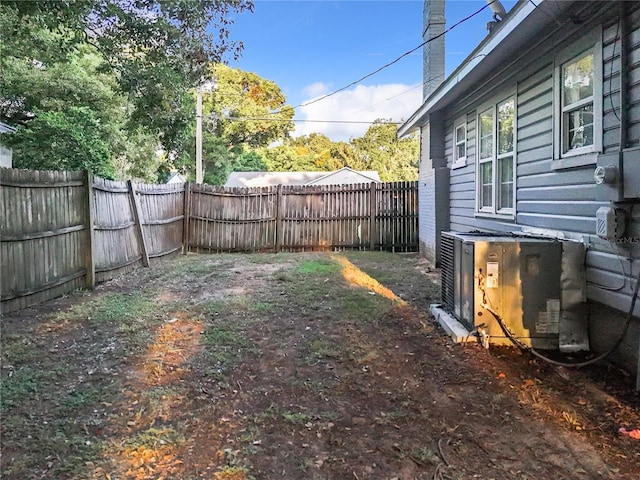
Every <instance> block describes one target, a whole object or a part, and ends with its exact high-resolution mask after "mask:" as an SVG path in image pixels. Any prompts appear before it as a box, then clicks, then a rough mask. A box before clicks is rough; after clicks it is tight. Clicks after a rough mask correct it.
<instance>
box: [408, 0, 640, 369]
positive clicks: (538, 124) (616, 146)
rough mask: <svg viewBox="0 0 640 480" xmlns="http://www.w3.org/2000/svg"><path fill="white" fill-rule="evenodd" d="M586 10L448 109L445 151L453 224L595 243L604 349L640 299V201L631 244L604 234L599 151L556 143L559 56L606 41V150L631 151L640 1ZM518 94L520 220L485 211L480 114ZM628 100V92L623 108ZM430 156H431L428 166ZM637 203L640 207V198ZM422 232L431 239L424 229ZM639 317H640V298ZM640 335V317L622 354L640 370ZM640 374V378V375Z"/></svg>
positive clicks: (595, 315)
mask: <svg viewBox="0 0 640 480" xmlns="http://www.w3.org/2000/svg"><path fill="white" fill-rule="evenodd" d="M576 8H577V9H578V12H579V16H580V18H581V19H583V21H582V22H574V23H570V24H567V23H566V22H564V23H562V24H560V25H555V26H554V25H553V24H552V26H551V27H550V28H549V29H548V31H547V36H546V37H545V38H536V39H535V41H532V42H531V44H530V46H529V49H528V50H525V51H523V52H522V53H521V54H520V55H519V58H517V59H509V60H510V62H509V64H508V65H507V64H505V65H504V69H502V70H501V71H498V72H495V74H494V75H493V78H492V79H488V80H487V81H486V83H484V84H483V85H482V86H479V87H478V88H476V89H475V90H474V92H471V93H469V94H467V95H462V96H459V97H458V98H460V100H458V101H457V102H455V103H454V104H453V105H448V106H447V108H446V113H445V114H444V118H443V125H444V134H443V143H444V157H445V159H446V164H447V166H448V167H449V169H450V178H449V185H448V187H449V212H450V219H449V224H448V229H449V230H453V231H460V232H466V231H474V230H481V231H488V232H515V231H523V232H528V233H544V234H549V235H553V236H557V237H561V238H566V239H570V240H576V241H580V242H583V243H584V244H585V245H586V247H587V259H586V263H587V282H588V285H587V295H588V299H589V301H590V304H591V305H592V308H591V309H590V320H591V324H590V328H591V336H592V342H591V343H592V346H593V347H594V349H596V350H598V351H604V350H606V349H607V348H609V346H611V345H613V344H614V342H615V341H616V340H617V338H618V337H619V333H620V330H621V327H622V325H623V324H624V320H625V317H626V315H625V312H626V310H627V309H628V308H629V305H630V302H631V297H632V288H633V286H634V279H635V277H636V276H637V274H638V271H639V270H640V205H637V206H633V205H631V204H628V205H625V206H624V208H626V210H627V211H628V212H631V215H630V221H629V225H628V228H627V233H626V236H625V238H623V241H621V242H619V243H611V242H607V241H605V240H603V239H601V238H599V237H598V236H596V231H595V227H596V221H595V218H596V211H597V210H598V208H599V207H601V206H603V205H607V203H606V202H602V201H598V199H597V198H598V195H597V189H598V188H602V187H599V186H597V185H596V184H595V182H594V176H593V173H594V169H595V166H596V165H595V160H596V156H595V155H591V156H588V155H587V156H582V157H580V158H570V159H568V160H558V159H557V155H555V154H554V142H556V143H557V141H558V140H557V138H556V137H555V133H554V127H555V125H556V124H555V123H554V122H555V117H554V109H555V108H556V107H557V105H556V103H557V100H556V98H557V96H554V83H555V82H557V80H558V78H557V76H556V73H555V72H556V62H557V54H558V53H559V52H562V51H563V50H567V49H571V48H575V47H572V46H575V45H580V42H581V39H583V38H584V37H585V35H586V36H589V38H594V37H593V36H595V37H596V38H601V40H600V43H599V45H600V47H598V48H600V49H601V53H602V55H601V57H602V59H601V61H602V63H601V65H602V68H601V69H596V72H597V73H596V74H599V75H601V78H600V80H601V86H602V97H601V101H602V104H601V106H600V105H599V107H601V112H602V117H601V119H602V130H601V138H600V139H599V140H600V141H601V151H602V152H603V153H607V152H615V151H619V150H620V149H621V141H624V142H625V145H623V147H625V146H626V147H630V146H638V144H639V143H640V8H639V5H638V4H637V3H634V2H626V5H623V4H622V3H612V2H583V3H580V4H579V5H577V6H576ZM621 14H622V15H623V16H624V18H625V19H626V20H625V21H623V22H620V21H619V17H620V15H621ZM625 45H626V50H625V52H626V54H627V56H628V60H627V62H626V64H627V65H628V73H627V74H626V75H621V61H624V58H625V55H621V50H622V47H623V46H625ZM621 59H622V60H621ZM556 88H557V87H556ZM509 95H514V97H515V105H516V108H515V124H516V126H515V132H516V135H515V156H516V165H515V171H516V180H515V182H516V185H515V188H514V191H515V214H514V215H512V216H510V217H509V216H496V215H494V216H489V215H480V214H478V213H477V212H476V197H477V193H476V173H477V171H476V160H477V158H476V157H477V152H476V150H477V136H478V134H477V132H478V126H477V125H476V123H477V121H476V118H477V115H478V113H479V112H480V111H481V109H482V108H484V107H483V106H484V105H486V104H487V102H489V101H499V100H500V99H502V98H505V97H507V96H509ZM621 96H623V97H624V98H625V100H624V102H623V103H622V104H621ZM596 101H600V100H598V99H596ZM621 106H622V107H623V108H621ZM625 111H626V112H627V113H626V116H625ZM432 115H433V113H432ZM556 116H557V115H556ZM625 121H626V122H627V123H626V125H625V124H624V122H625ZM461 123H463V124H464V125H465V126H466V140H467V150H466V159H465V164H464V165H462V166H461V165H460V163H457V164H455V165H454V161H455V159H454V149H455V140H454V129H455V128H456V126H458V125H460V124H461ZM621 125H622V127H623V128H621ZM424 133H425V132H424V130H423V134H424ZM431 135H433V132H431ZM432 141H433V137H432ZM426 160H427V159H426V157H425V156H424V155H423V162H426ZM638 162H640V157H639V158H638ZM429 180H430V176H429V173H428V172H426V171H425V172H424V173H423V172H422V171H421V177H420V182H421V184H420V185H421V187H422V185H423V184H425V183H426V182H427V181H429ZM637 182H640V178H638V179H637ZM427 188H428V187H427ZM422 200H423V198H422V197H421V201H422ZM635 202H637V203H640V199H637V200H636V201H635ZM423 208H425V209H428V208H431V207H430V206H429V205H421V212H420V213H421V214H422V209H423ZM425 229H426V225H425ZM420 234H421V241H422V238H423V237H422V234H423V230H422V229H421V231H420ZM634 259H635V261H634ZM634 313H635V315H636V316H638V315H640V302H637V304H636V308H635V312H634ZM639 331H640V328H639V326H638V323H637V322H635V321H634V322H633V323H632V325H631V327H630V329H629V331H628V333H627V336H626V338H625V340H624V342H623V344H622V345H621V346H620V348H618V349H617V352H616V353H615V354H614V356H613V358H614V359H616V360H617V361H618V362H620V363H621V364H623V365H624V366H625V367H626V368H627V369H629V370H630V371H638V370H640V369H638V368H637V365H638V362H639V360H640V359H639V358H638V356H639V355H638V349H639V344H640V333H639ZM638 375H639V377H640V371H638Z"/></svg>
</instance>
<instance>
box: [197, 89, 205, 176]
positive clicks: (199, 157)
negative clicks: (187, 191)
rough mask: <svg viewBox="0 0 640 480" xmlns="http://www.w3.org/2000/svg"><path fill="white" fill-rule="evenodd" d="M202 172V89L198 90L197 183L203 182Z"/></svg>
mask: <svg viewBox="0 0 640 480" xmlns="http://www.w3.org/2000/svg"><path fill="white" fill-rule="evenodd" d="M203 177H204V174H203V172H202V87H201V86H200V87H198V88H197V89H196V183H198V184H200V183H202V181H203Z"/></svg>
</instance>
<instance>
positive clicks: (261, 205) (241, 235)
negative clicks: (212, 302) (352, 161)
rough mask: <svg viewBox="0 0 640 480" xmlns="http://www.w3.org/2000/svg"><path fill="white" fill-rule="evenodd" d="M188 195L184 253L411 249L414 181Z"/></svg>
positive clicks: (195, 190)
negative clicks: (188, 251)
mask: <svg viewBox="0 0 640 480" xmlns="http://www.w3.org/2000/svg"><path fill="white" fill-rule="evenodd" d="M188 189H189V190H188V191H189V195H188V198H189V200H188V204H187V210H188V213H187V221H186V224H187V228H186V229H185V230H186V232H187V235H186V236H185V239H186V240H185V246H186V248H187V250H190V251H195V252H201V251H213V252H229V251H278V252H280V251H301V250H302V251H303V250H322V249H367V250H377V249H381V250H391V251H395V252H410V251H416V250H417V248H418V185H417V182H395V183H371V184H368V183H364V184H353V185H317V186H299V185H296V186H277V187H265V188H225V187H215V186H211V185H194V184H190V185H189V187H188Z"/></svg>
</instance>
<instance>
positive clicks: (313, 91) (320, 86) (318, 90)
mask: <svg viewBox="0 0 640 480" xmlns="http://www.w3.org/2000/svg"><path fill="white" fill-rule="evenodd" d="M302 93H304V94H305V96H307V97H310V98H314V97H321V96H322V95H324V94H325V93H329V85H327V84H326V83H323V82H316V83H312V84H311V85H307V86H306V87H304V88H303V89H302Z"/></svg>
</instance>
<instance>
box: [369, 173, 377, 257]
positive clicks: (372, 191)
mask: <svg viewBox="0 0 640 480" xmlns="http://www.w3.org/2000/svg"><path fill="white" fill-rule="evenodd" d="M376 186H377V185H376V183H375V182H371V184H370V185H369V250H371V251H373V250H375V249H376V213H377V212H376V206H377V202H376Z"/></svg>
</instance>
